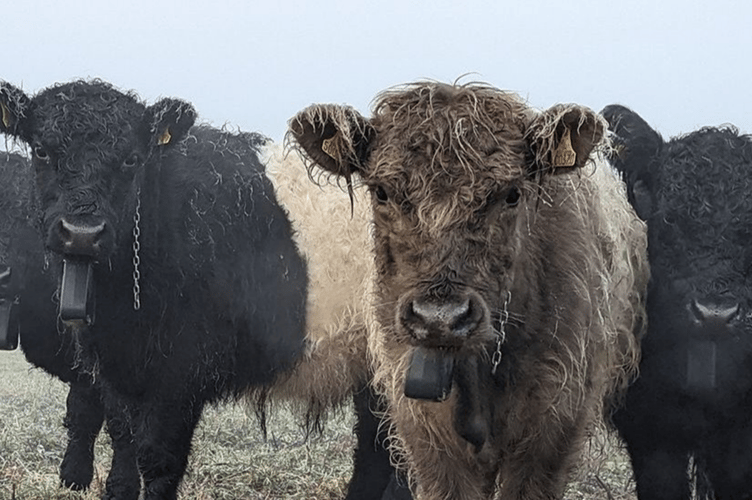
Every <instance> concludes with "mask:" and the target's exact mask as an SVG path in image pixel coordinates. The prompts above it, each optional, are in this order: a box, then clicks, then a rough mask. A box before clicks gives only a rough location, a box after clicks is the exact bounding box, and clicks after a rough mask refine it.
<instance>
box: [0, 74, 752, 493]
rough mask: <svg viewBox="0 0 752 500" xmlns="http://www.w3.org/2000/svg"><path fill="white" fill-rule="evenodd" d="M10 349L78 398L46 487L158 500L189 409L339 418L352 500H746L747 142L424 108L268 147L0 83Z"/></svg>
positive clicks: (1, 258) (134, 109) (750, 267)
mask: <svg viewBox="0 0 752 500" xmlns="http://www.w3.org/2000/svg"><path fill="white" fill-rule="evenodd" d="M0 112H1V113H2V116H1V118H2V119H1V120H0V131H1V132H2V133H3V134H5V135H6V136H7V137H8V138H9V139H10V140H11V141H14V142H15V143H16V144H18V145H20V146H22V149H23V151H25V152H26V154H14V153H0V178H1V179H2V182H0V348H2V349H9V350H10V349H15V348H16V347H17V346H18V345H20V347H21V349H22V350H23V353H24V355H25V356H26V359H27V360H28V361H29V362H30V363H31V364H33V365H34V366H37V367H39V368H41V369H43V370H45V371H46V372H48V373H49V374H51V375H52V376H54V377H57V378H59V379H60V380H62V381H63V382H65V383H66V384H67V385H68V387H69V393H68V399H67V405H66V408H67V410H66V415H65V417H64V420H63V422H64V425H65V427H66V429H67V433H68V443H67V449H66V452H65V455H64V457H63V460H62V463H61V464H60V480H61V483H62V484H63V485H64V486H65V487H68V488H71V489H77V490H80V489H86V488H87V487H88V486H89V485H90V483H91V481H92V477H93V460H94V457H93V450H94V441H95V439H96V437H97V435H98V434H99V432H100V430H101V429H102V428H105V429H106V431H107V432H108V433H109V435H110V437H111V443H112V449H113V457H112V465H111V467H110V470H109V475H108V477H107V480H106V489H105V493H104V498H107V499H118V500H137V499H139V498H141V499H145V500H156V499H175V498H177V496H178V491H179V486H180V483H181V480H182V478H183V475H184V474H185V471H186V467H187V464H188V457H189V454H190V450H191V442H192V439H193V434H194V430H195V428H196V426H197V425H198V423H199V421H200V419H201V416H202V412H203V410H204V408H205V407H206V405H207V404H211V403H217V402H220V403H221V402H230V401H240V400H243V401H246V402H248V403H249V404H251V405H252V406H253V407H254V408H256V410H257V413H258V414H259V415H261V416H264V417H262V419H263V418H266V417H265V416H266V415H267V414H268V415H269V416H270V417H272V418H273V414H274V412H273V409H274V408H275V405H274V403H275V402H278V401H285V402H288V403H291V404H292V407H293V408H295V409H296V410H297V411H299V413H300V416H301V417H302V421H303V422H305V424H306V425H308V426H309V427H310V428H318V427H320V426H321V425H322V424H324V427H323V432H326V426H325V420H324V418H325V416H326V414H327V413H329V412H330V411H331V410H333V409H337V408H340V407H342V406H343V405H346V404H347V403H348V402H352V406H349V405H346V407H348V408H349V407H352V408H354V411H355V414H356V424H355V428H354V432H355V434H356V437H357V445H356V448H355V450H354V453H353V462H354V470H353V475H352V478H351V480H350V483H349V486H348V490H347V498H348V499H349V500H355V499H366V500H368V499H373V500H389V499H391V500H399V499H409V498H415V499H419V500H427V499H430V500H434V499H435V500H454V499H457V500H475V499H478V500H480V499H493V498H501V499H518V500H522V499H532V500H535V499H538V500H544V499H545V500H550V499H560V498H563V496H564V491H565V487H566V485H567V482H568V480H569V479H570V477H571V473H572V471H573V469H574V467H575V466H576V465H577V462H578V458H579V457H580V454H581V452H582V451H583V448H584V447H585V444H586V442H587V441H588V439H589V437H590V436H591V435H592V434H593V432H595V431H596V430H598V429H608V430H613V431H615V432H616V433H618V436H620V437H621V439H623V442H624V444H625V446H626V450H627V451H628V453H629V456H630V459H631V464H632V470H633V471H634V479H635V484H636V490H637V496H638V498H639V499H640V500H651V499H675V500H681V499H684V500H689V499H690V498H702V499H707V500H710V499H717V500H721V499H743V498H752V420H750V422H747V418H752V417H750V415H752V335H750V336H749V337H748V336H747V333H748V332H749V333H751V334H752V293H747V288H746V286H745V284H746V281H747V280H748V279H750V278H752V245H750V244H749V243H750V242H752V226H750V222H749V221H750V216H752V201H749V200H752V196H751V195H752V138H751V137H749V136H745V135H742V134H740V133H739V131H738V130H736V129H735V128H734V127H732V126H727V127H725V128H703V129H701V130H698V131H696V132H693V133H691V134H688V135H686V136H683V137H678V138H674V139H671V140H669V141H667V142H666V141H664V140H663V139H662V138H661V136H660V135H659V134H658V133H657V132H656V131H654V130H653V129H652V128H651V127H650V126H649V125H648V124H647V123H646V122H645V121H644V120H643V119H642V118H641V117H640V116H639V115H637V114H636V113H635V112H633V111H631V110H629V109H628V108H625V107H623V106H620V105H611V106H608V107H606V108H605V109H604V110H603V111H602V112H601V113H595V112H593V111H591V110H590V109H588V108H585V107H583V106H579V105H574V104H569V105H556V106H553V107H551V108H550V109H547V110H542V111H541V110H536V109H534V108H532V107H530V106H529V105H528V104H527V103H526V102H524V101H523V100H522V99H520V98H519V97H518V96H517V95H515V94H513V93H509V92H504V91H501V90H498V89H496V88H493V87H490V86H487V85H484V84H478V83H470V84H457V83H455V84H443V83H437V82H417V83H413V84H409V85H404V86H400V87H395V88H394V89H390V90H387V91H385V92H383V93H382V94H380V95H379V96H378V97H377V99H376V101H375V103H374V106H373V111H372V115H371V116H370V117H366V116H363V115H361V114H360V113H359V112H358V111H356V110H354V109H353V108H350V107H347V106H341V105H328V104H320V105H312V106H310V107H308V108H306V109H304V110H302V111H300V112H299V113H298V114H297V115H296V116H294V117H292V118H291V119H290V121H289V131H288V134H287V136H286V144H285V147H284V148H283V147H281V146H278V145H275V144H272V143H271V142H270V141H269V140H267V139H266V138H265V137H263V136H262V135H259V134H257V133H247V132H230V131H227V130H224V129H216V128H213V127H210V126H207V125H203V124H200V123H196V118H197V113H196V110H195V109H194V108H193V106H192V105H191V104H190V103H188V102H185V101H182V100H179V99H172V98H165V99H161V100H159V101H157V102H155V103H153V104H151V105H148V104H147V103H144V102H143V101H142V100H141V99H140V98H139V97H138V95H137V94H135V93H133V92H123V91H120V90H118V89H117V88H116V87H114V86H113V85H111V84H109V83H106V82H103V81H100V80H79V81H73V82H68V83H63V84H56V85H53V86H51V87H49V88H46V89H44V90H42V91H40V92H39V93H37V94H35V95H27V94H26V93H25V92H24V91H23V90H21V89H19V88H18V87H16V86H14V85H13V84H11V83H8V82H0Z"/></svg>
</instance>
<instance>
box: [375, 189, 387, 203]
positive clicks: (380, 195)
mask: <svg viewBox="0 0 752 500" xmlns="http://www.w3.org/2000/svg"><path fill="white" fill-rule="evenodd" d="M373 192H374V194H376V201H378V202H379V203H382V204H383V203H386V202H387V201H389V195H388V194H386V189H384V188H383V187H381V186H376V189H374V190H373Z"/></svg>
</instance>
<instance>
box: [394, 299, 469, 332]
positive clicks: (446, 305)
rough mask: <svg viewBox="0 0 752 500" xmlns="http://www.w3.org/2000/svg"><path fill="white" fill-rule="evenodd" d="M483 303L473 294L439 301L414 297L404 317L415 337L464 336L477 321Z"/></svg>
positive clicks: (406, 308) (403, 321)
mask: <svg viewBox="0 0 752 500" xmlns="http://www.w3.org/2000/svg"><path fill="white" fill-rule="evenodd" d="M480 309H481V307H480V306H479V305H478V304H476V303H475V301H474V300H473V299H472V298H470V297H462V298H459V299H455V300H442V301H436V300H431V299H415V300H412V301H410V302H409V303H407V304H406V305H405V308H404V311H403V314H402V317H401V321H402V325H403V326H404V327H405V329H406V330H407V331H408V332H409V333H410V334H411V335H412V336H413V337H415V338H416V339H419V340H425V339H435V340H440V339H442V338H444V339H455V340H459V339H463V338H466V337H467V336H468V335H469V334H470V333H471V332H472V331H473V329H474V328H475V327H476V326H477V325H478V323H479V322H480V319H481V311H480Z"/></svg>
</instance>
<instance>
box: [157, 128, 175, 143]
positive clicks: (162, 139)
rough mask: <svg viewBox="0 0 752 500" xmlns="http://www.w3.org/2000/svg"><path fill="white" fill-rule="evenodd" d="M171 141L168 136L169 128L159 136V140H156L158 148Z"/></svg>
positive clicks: (170, 137)
mask: <svg viewBox="0 0 752 500" xmlns="http://www.w3.org/2000/svg"><path fill="white" fill-rule="evenodd" d="M170 140H172V136H171V135H170V128H169V127H168V128H166V129H165V131H164V133H163V134H162V135H160V136H159V139H158V140H157V145H158V146H164V145H165V144H168V143H169V142H170Z"/></svg>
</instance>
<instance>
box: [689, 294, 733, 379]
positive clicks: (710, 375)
mask: <svg viewBox="0 0 752 500" xmlns="http://www.w3.org/2000/svg"><path fill="white" fill-rule="evenodd" d="M687 311H688V313H689V320H690V324H691V325H692V327H693V328H691V329H690V333H689V339H688V343H687V353H686V356H687V373H686V387H687V388H688V389H691V390H699V391H715V390H716V387H717V384H718V381H717V368H718V366H717V365H718V362H719V360H718V359H717V358H718V342H721V341H723V340H724V339H725V338H727V337H729V336H733V333H734V329H735V328H734V323H735V322H736V321H737V320H738V318H739V317H740V315H741V306H740V305H739V303H738V302H736V301H734V300H721V299H720V298H711V297H705V298H703V299H699V300H698V299H696V298H695V299H692V300H690V301H689V303H688V304H687Z"/></svg>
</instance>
